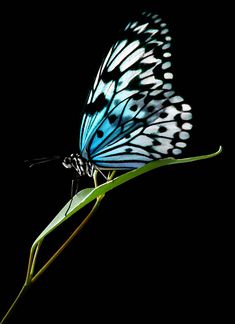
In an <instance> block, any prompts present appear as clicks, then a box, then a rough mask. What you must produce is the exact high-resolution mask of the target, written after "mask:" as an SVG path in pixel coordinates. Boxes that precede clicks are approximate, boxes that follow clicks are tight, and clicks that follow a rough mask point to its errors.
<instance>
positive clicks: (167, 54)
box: [163, 52, 171, 57]
mask: <svg viewBox="0 0 235 324" xmlns="http://www.w3.org/2000/svg"><path fill="white" fill-rule="evenodd" d="M163 56H164V57H170V56H171V53H169V52H166V53H164V54H163Z"/></svg>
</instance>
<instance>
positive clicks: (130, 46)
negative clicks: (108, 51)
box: [108, 40, 140, 72]
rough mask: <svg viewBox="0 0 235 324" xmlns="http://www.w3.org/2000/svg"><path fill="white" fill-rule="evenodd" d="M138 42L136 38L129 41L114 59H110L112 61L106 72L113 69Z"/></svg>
mask: <svg viewBox="0 0 235 324" xmlns="http://www.w3.org/2000/svg"><path fill="white" fill-rule="evenodd" d="M139 44H140V42H139V41H138V40H136V41H134V42H132V43H130V44H129V45H128V46H127V47H125V48H124V49H123V50H122V51H121V52H120V53H119V54H118V55H117V56H116V57H115V59H114V60H113V61H112V63H111V64H110V66H109V68H108V72H110V71H112V70H113V69H115V67H116V66H118V65H119V64H120V63H121V61H122V60H124V59H125V57H127V56H128V55H129V54H130V53H131V52H132V51H134V50H135V49H136V47H138V46H139Z"/></svg>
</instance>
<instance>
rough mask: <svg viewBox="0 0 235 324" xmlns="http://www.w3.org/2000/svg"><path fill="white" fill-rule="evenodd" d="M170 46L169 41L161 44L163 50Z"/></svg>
mask: <svg viewBox="0 0 235 324" xmlns="http://www.w3.org/2000/svg"><path fill="white" fill-rule="evenodd" d="M170 47H171V43H166V44H165V45H163V46H162V49H163V50H166V49H168V48H170Z"/></svg>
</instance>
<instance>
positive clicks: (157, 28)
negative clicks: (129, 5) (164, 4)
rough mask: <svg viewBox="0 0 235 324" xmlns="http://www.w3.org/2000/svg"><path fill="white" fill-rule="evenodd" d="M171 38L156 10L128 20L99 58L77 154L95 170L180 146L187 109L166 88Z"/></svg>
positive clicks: (142, 160) (172, 152) (171, 152)
mask: <svg viewBox="0 0 235 324" xmlns="http://www.w3.org/2000/svg"><path fill="white" fill-rule="evenodd" d="M170 47H171V37H170V36H169V35H168V28H167V26H166V24H165V23H164V22H162V19H161V18H159V16H158V15H156V14H151V13H146V12H144V13H143V14H142V15H141V16H140V17H139V19H138V20H134V21H132V22H130V23H129V24H128V25H127V26H126V28H125V29H124V31H123V32H122V33H121V37H120V40H119V41H118V42H116V43H115V44H114V45H113V46H112V47H111V49H110V51H109V52H108V55H107V56H106V58H105V59H104V61H103V63H102V65H101V67H100V69H99V71H98V74H97V76H96V79H95V82H94V85H93V88H92V89H91V91H90V93H89V96H88V101H87V104H86V107H85V111H84V116H83V120H82V124H81V129H80V142H79V146H80V153H81V155H82V157H83V158H84V159H86V160H88V161H90V162H91V163H93V164H95V165H96V166H98V167H99V168H101V169H102V168H104V169H105V168H108V169H132V168H138V167H140V166H143V165H144V164H146V163H148V162H150V161H152V160H156V159H161V158H164V157H168V156H177V155H179V154H180V153H181V152H182V149H183V148H184V147H185V146H186V143H185V141H186V140H187V139H188V138H189V136H190V135H189V130H190V129H191V128H192V125H191V123H190V122H189V121H190V120H191V118H192V114H191V112H190V110H191V107H190V106H189V105H188V104H186V103H184V100H183V98H182V97H181V96H179V95H176V94H175V91H174V90H173V88H172V79H173V74H172V72H171V70H170V67H171V61H170V58H171V52H170Z"/></svg>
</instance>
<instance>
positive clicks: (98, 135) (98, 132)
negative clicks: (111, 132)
mask: <svg viewBox="0 0 235 324" xmlns="http://www.w3.org/2000/svg"><path fill="white" fill-rule="evenodd" d="M103 136H104V132H103V131H102V130H98V131H97V137H99V138H102V137H103Z"/></svg>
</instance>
